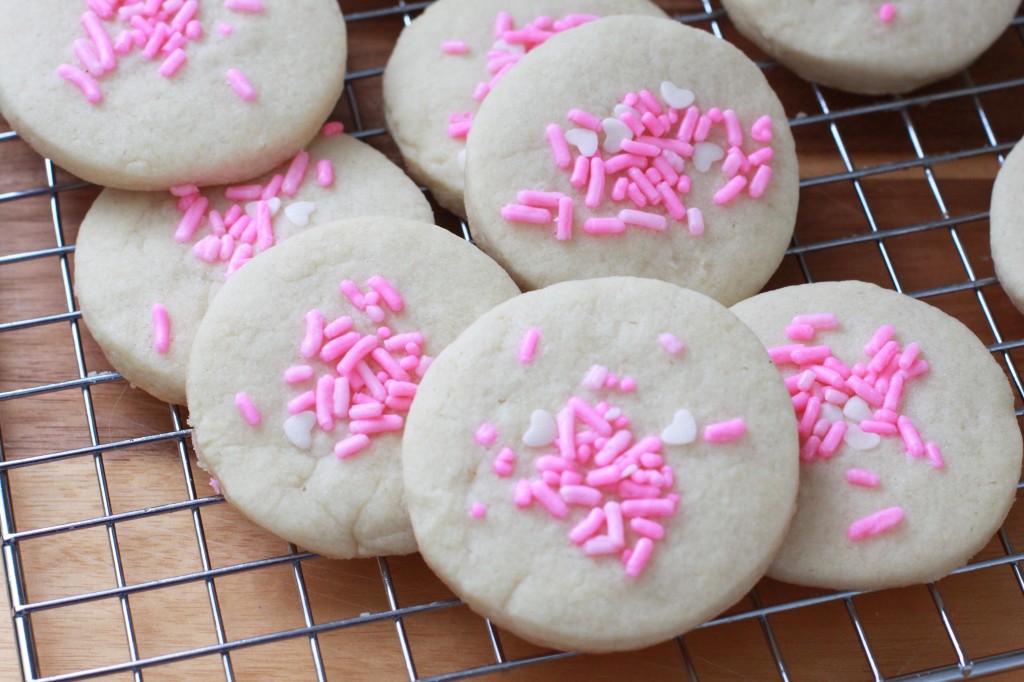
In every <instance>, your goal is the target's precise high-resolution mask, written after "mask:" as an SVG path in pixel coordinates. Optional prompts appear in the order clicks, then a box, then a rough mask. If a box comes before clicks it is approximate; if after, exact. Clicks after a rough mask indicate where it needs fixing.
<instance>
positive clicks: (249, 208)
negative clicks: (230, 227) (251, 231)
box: [245, 197, 281, 218]
mask: <svg viewBox="0 0 1024 682" xmlns="http://www.w3.org/2000/svg"><path fill="white" fill-rule="evenodd" d="M259 205H260V202H258V201H250V202H249V203H247V204H246V205H245V213H246V215H248V216H249V217H250V218H255V217H256V209H257V208H259ZM267 205H268V206H269V207H270V215H271V217H273V216H276V215H277V212H278V211H280V210H281V200H280V199H278V198H277V197H274V198H273V199H268V200H267Z"/></svg>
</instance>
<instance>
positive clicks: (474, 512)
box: [469, 502, 487, 519]
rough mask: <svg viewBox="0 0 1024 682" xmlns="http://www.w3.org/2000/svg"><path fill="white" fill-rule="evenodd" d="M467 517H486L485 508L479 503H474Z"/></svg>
mask: <svg viewBox="0 0 1024 682" xmlns="http://www.w3.org/2000/svg"><path fill="white" fill-rule="evenodd" d="M469 515H470V516H472V517H473V518H474V519H482V518H483V517H484V516H486V515H487V507H485V506H484V505H483V504H482V503H480V502H474V503H473V506H471V507H470V508H469Z"/></svg>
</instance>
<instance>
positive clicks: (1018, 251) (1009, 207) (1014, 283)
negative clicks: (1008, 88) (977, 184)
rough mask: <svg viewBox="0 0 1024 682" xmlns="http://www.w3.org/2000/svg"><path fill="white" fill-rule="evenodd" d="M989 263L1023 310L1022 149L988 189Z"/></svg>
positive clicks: (1012, 154)
mask: <svg viewBox="0 0 1024 682" xmlns="http://www.w3.org/2000/svg"><path fill="white" fill-rule="evenodd" d="M989 221H990V223H991V244H992V262H993V263H994V264H995V266H996V275H998V276H999V283H1000V284H1001V285H1002V286H1003V290H1004V291H1005V292H1006V295H1007V296H1009V297H1010V300H1011V301H1013V304H1014V305H1015V306H1017V309H1018V310H1024V145H1022V144H1019V143H1018V144H1017V146H1016V147H1014V148H1013V151H1012V152H1010V154H1009V156H1007V157H1006V160H1005V161H1004V162H1003V167H1002V168H1001V169H1000V170H999V175H997V176H996V182H995V185H994V186H993V187H992V210H991V212H990V214H989Z"/></svg>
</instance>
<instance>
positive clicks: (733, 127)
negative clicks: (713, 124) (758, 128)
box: [722, 109, 743, 147]
mask: <svg viewBox="0 0 1024 682" xmlns="http://www.w3.org/2000/svg"><path fill="white" fill-rule="evenodd" d="M722 120H723V121H724V123H725V133H726V135H727V137H728V140H729V146H730V147H742V146H743V128H741V127H740V119H739V116H737V115H736V112H735V111H733V110H732V109H726V110H725V111H723V112H722Z"/></svg>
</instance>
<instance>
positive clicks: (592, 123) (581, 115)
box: [567, 109, 601, 133]
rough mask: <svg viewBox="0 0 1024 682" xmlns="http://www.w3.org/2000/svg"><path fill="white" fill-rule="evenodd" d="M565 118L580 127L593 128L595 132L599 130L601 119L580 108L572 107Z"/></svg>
mask: <svg viewBox="0 0 1024 682" xmlns="http://www.w3.org/2000/svg"><path fill="white" fill-rule="evenodd" d="M567 118H568V119H569V120H570V121H572V122H573V123H575V124H576V125H578V126H580V127H581V128H586V129H588V130H593V131H594V132H595V133H599V132H601V119H599V118H598V117H597V116H594V115H593V114H589V113H587V112H585V111H583V110H582V109H572V110H571V111H570V112H569V114H568V115H567Z"/></svg>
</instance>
